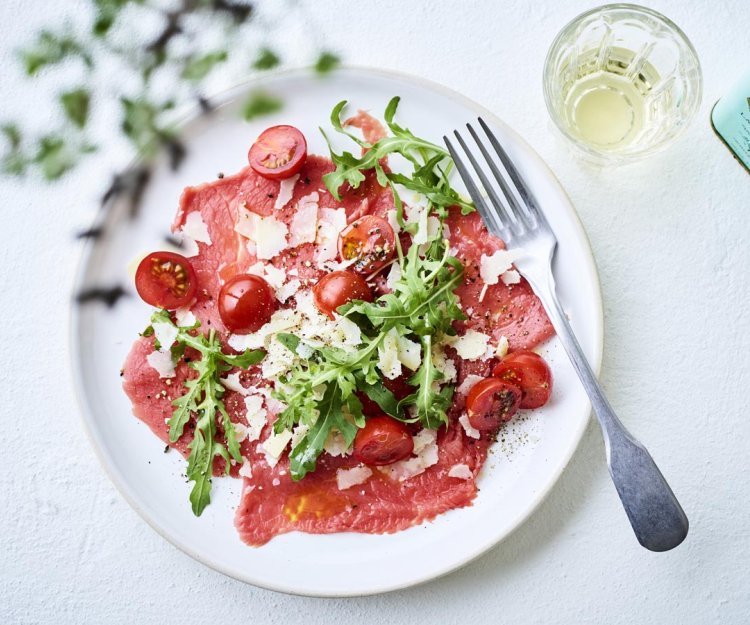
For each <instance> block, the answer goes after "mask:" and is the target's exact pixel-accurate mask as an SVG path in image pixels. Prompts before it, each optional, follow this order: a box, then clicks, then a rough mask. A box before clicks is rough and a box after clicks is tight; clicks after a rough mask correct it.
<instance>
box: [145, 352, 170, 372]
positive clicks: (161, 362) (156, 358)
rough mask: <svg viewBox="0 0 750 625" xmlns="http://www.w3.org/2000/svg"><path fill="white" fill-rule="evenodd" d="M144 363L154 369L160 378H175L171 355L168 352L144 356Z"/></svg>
mask: <svg viewBox="0 0 750 625" xmlns="http://www.w3.org/2000/svg"><path fill="white" fill-rule="evenodd" d="M146 362H147V363H148V364H149V365H150V366H151V367H152V368H154V369H156V371H157V372H158V373H159V377H160V378H173V377H174V376H175V372H174V362H173V361H172V353H171V352H170V351H169V350H167V351H165V352H162V351H158V350H157V351H155V352H152V353H151V354H149V355H148V356H146Z"/></svg>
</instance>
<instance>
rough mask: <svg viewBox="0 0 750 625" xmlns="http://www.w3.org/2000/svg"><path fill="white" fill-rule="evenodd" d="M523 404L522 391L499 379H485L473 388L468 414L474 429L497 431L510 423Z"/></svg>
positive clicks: (468, 400) (467, 407)
mask: <svg viewBox="0 0 750 625" xmlns="http://www.w3.org/2000/svg"><path fill="white" fill-rule="evenodd" d="M520 404H521V389H520V388H518V387H517V386H516V385H514V384H511V383H510V382H506V381H505V380H500V379H498V378H485V379H484V380H481V381H480V382H477V383H476V384H475V385H474V386H472V387H471V390H470V391H469V395H468V396H467V397H466V412H467V414H468V417H469V423H471V425H472V427H474V428H476V429H477V430H481V431H488V430H495V429H497V428H498V427H499V426H500V424H501V423H505V422H506V421H510V420H511V419H512V418H513V415H514V414H516V411H517V410H518V407H519V406H520Z"/></svg>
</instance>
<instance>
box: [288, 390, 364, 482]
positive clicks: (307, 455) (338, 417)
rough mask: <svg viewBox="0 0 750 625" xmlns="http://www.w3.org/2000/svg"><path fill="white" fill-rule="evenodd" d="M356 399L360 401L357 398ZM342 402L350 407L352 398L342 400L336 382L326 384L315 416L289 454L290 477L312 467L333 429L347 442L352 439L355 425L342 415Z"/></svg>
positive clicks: (306, 471)
mask: <svg viewBox="0 0 750 625" xmlns="http://www.w3.org/2000/svg"><path fill="white" fill-rule="evenodd" d="M355 399H356V398H355ZM356 401H357V402H359V400H356ZM344 405H346V406H347V407H351V406H352V405H353V402H352V401H351V399H350V400H348V401H347V402H344V400H343V398H342V394H341V389H340V388H339V386H338V385H337V384H328V386H327V387H326V390H325V393H324V395H323V399H322V400H321V401H320V402H318V410H319V414H318V418H317V420H316V421H315V423H314V424H313V426H312V427H311V428H310V430H309V431H308V432H307V434H305V436H304V437H303V438H302V440H301V441H300V442H299V443H297V445H296V446H295V447H294V449H292V452H291V454H289V472H290V474H291V476H292V479H293V480H295V481H297V480H301V479H302V478H303V477H305V475H307V474H308V473H310V472H311V471H314V470H315V466H316V465H317V459H318V456H319V455H320V454H321V452H322V451H323V446H324V445H325V442H326V439H327V438H328V436H329V435H330V434H331V432H332V431H333V430H338V431H339V432H340V433H341V435H342V436H343V437H344V441H345V442H346V444H347V446H348V445H351V444H352V443H353V442H354V437H355V436H356V435H357V429H358V428H357V426H356V425H355V424H354V423H351V422H350V421H348V420H347V419H346V417H345V416H344V412H343V407H344ZM359 414H360V416H361V414H362V406H361V404H360V405H359Z"/></svg>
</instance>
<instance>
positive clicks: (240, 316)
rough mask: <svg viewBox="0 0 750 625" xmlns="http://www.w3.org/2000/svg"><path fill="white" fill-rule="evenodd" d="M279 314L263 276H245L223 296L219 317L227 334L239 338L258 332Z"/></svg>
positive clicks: (230, 284) (228, 284)
mask: <svg viewBox="0 0 750 625" xmlns="http://www.w3.org/2000/svg"><path fill="white" fill-rule="evenodd" d="M274 310H276V297H275V296H274V292H273V289H271V287H270V286H269V284H268V282H266V281H265V280H264V279H263V278H261V277H260V276H254V275H251V274H244V273H241V274H239V275H236V276H234V277H233V278H232V279H230V280H228V281H227V282H226V283H225V284H224V286H223V287H221V291H220V292H219V315H220V316H221V320H222V321H223V322H224V325H225V326H226V327H227V330H229V331H230V332H234V333H236V334H249V333H250V332H256V331H257V330H259V329H260V328H261V326H262V325H264V324H266V323H268V321H269V320H270V319H271V315H272V314H273V312H274Z"/></svg>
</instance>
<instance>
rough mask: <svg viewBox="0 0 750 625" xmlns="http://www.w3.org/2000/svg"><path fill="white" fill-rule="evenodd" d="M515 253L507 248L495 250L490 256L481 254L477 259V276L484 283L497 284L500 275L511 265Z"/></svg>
mask: <svg viewBox="0 0 750 625" xmlns="http://www.w3.org/2000/svg"><path fill="white" fill-rule="evenodd" d="M514 259H515V254H513V253H512V252H509V251H508V250H497V251H496V252H495V253H494V254H492V255H491V256H487V254H482V257H481V258H480V259H479V276H480V277H481V278H482V281H483V282H484V283H485V284H497V282H498V280H499V278H500V276H501V275H502V274H504V273H505V272H506V271H508V270H509V269H510V268H511V267H512V266H513V260H514Z"/></svg>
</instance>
